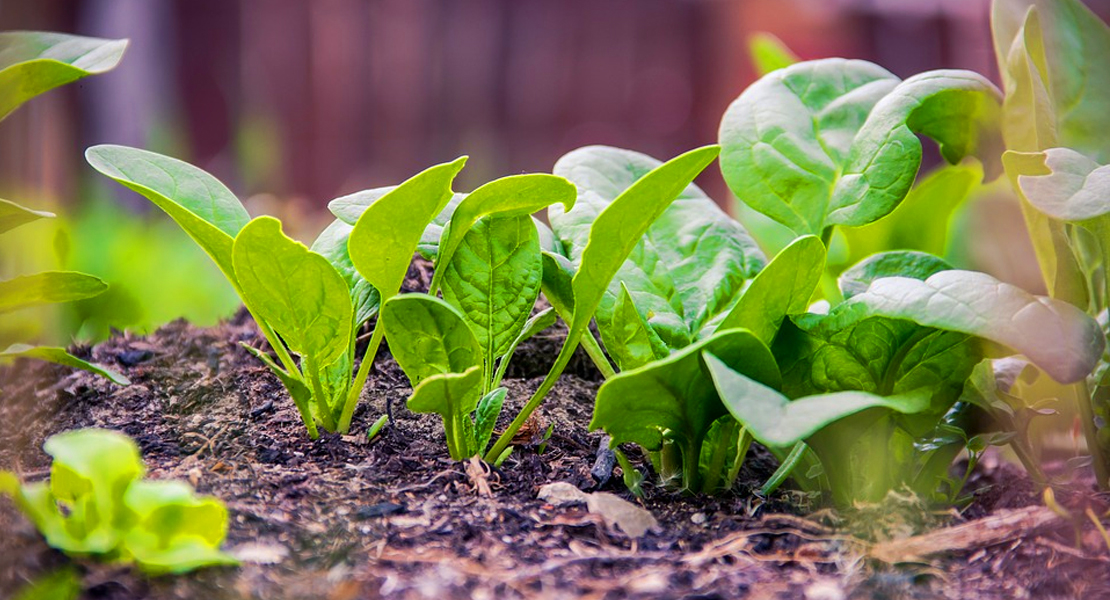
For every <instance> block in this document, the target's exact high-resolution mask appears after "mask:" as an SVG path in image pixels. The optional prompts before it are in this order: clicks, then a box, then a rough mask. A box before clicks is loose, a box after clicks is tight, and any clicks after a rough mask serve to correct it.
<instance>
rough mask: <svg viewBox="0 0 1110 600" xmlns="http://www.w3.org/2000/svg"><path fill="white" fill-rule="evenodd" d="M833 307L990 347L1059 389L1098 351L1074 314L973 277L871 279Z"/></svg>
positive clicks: (1089, 328)
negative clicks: (1011, 353)
mask: <svg viewBox="0 0 1110 600" xmlns="http://www.w3.org/2000/svg"><path fill="white" fill-rule="evenodd" d="M841 306H844V309H842V310H845V311H856V310H859V311H862V313H863V314H868V315H881V316H884V317H889V318H894V319H909V320H912V321H914V322H916V323H919V324H921V325H924V326H927V327H937V328H941V329H946V330H949V331H958V332H962V333H965V334H968V335H973V336H976V337H980V338H984V339H987V340H990V341H993V342H997V343H999V344H1002V345H1004V346H1008V347H1009V348H1012V349H1014V350H1016V351H1017V352H1019V353H1021V354H1024V355H1025V356H1026V357H1028V358H1029V360H1030V361H1032V362H1033V364H1035V365H1037V366H1038V367H1039V368H1041V369H1042V370H1044V371H1045V372H1046V373H1048V375H1049V376H1051V377H1052V378H1053V379H1055V380H1056V381H1059V382H1061V383H1074V382H1077V381H1081V380H1082V379H1083V378H1085V377H1086V376H1087V375H1089V374H1090V373H1091V371H1092V370H1093V369H1094V368H1095V365H1096V364H1098V360H1099V357H1100V356H1101V355H1102V351H1103V348H1105V344H1106V340H1105V338H1104V336H1103V334H1102V330H1101V329H1100V328H1099V325H1098V323H1097V322H1096V321H1095V320H1094V319H1092V318H1091V317H1089V316H1087V315H1086V314H1085V313H1083V312H1082V311H1081V310H1079V309H1077V308H1075V307H1074V306H1072V305H1070V304H1068V303H1066V302H1062V301H1060V300H1055V299H1052V298H1046V297H1043V296H1034V295H1032V294H1029V293H1028V292H1026V291H1024V290H1022V289H1020V288H1018V287H1016V286H1013V285H1011V284H1008V283H1003V282H1001V281H998V280H997V279H995V278H993V277H991V276H990V275H986V274H984V273H976V272H973V271H959V270H948V271H941V272H938V273H936V274H934V275H932V276H930V277H929V278H927V279H925V280H924V281H921V280H917V279H911V278H908V277H888V278H883V279H877V280H875V281H874V282H872V283H871V286H870V287H869V288H868V289H867V291H866V292H864V293H862V294H859V295H856V296H854V297H852V298H851V299H850V300H847V301H846V302H845V303H844V304H843V305H841Z"/></svg>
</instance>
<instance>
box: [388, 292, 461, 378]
mask: <svg viewBox="0 0 1110 600" xmlns="http://www.w3.org/2000/svg"><path fill="white" fill-rule="evenodd" d="M381 319H382V326H383V327H385V335H386V339H388V340H389V349H390V351H391V352H392V353H393V358H394V359H396V360H397V363H398V364H399V365H401V368H402V369H404V371H405V374H406V375H408V377H409V381H411V382H412V385H413V387H416V386H418V385H419V384H420V383H421V382H422V381H424V380H425V379H428V378H429V377H431V376H433V375H442V374H445V373H463V372H466V371H468V370H469V369H470V368H471V367H475V366H481V365H482V356H483V350H482V346H480V345H479V343H478V339H477V338H476V337H475V336H474V332H473V331H472V330H471V329H470V326H469V325H467V324H466V319H465V318H464V317H463V315H462V313H460V312H459V311H458V310H457V309H456V308H455V307H453V306H451V305H450V304H448V303H446V302H444V301H443V300H440V299H439V298H435V297H433V296H428V295H426V294H404V295H402V296H396V297H394V298H391V299H390V300H388V301H387V302H386V303H385V305H384V306H383V307H382V315H381Z"/></svg>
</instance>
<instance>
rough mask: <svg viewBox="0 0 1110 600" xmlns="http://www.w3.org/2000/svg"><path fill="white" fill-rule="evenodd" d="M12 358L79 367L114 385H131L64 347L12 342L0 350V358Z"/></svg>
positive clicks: (122, 377)
mask: <svg viewBox="0 0 1110 600" xmlns="http://www.w3.org/2000/svg"><path fill="white" fill-rule="evenodd" d="M13 358H33V359H36V360H42V361H46V362H51V363H54V364H58V365H62V366H65V367H72V368H74V369H81V370H82V371H88V372H90V373H94V374H96V375H99V376H101V377H103V378H105V379H107V380H108V381H111V382H112V383H114V384H116V385H131V380H130V379H128V378H126V377H124V376H123V375H121V374H119V373H117V372H115V371H113V370H112V369H109V368H107V367H104V366H102V365H98V364H96V363H91V362H88V361H85V360H81V359H80V358H77V357H76V356H73V355H72V354H70V353H69V352H66V349H65V348H54V347H49V346H28V345H27V344H12V345H11V346H8V348H7V349H6V350H4V351H3V352H0V360H3V359H13Z"/></svg>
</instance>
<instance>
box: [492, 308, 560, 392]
mask: <svg viewBox="0 0 1110 600" xmlns="http://www.w3.org/2000/svg"><path fill="white" fill-rule="evenodd" d="M557 318H558V315H557V313H556V311H555V308H553V307H552V308H546V309H544V310H542V311H540V312H538V313H536V314H535V315H533V316H532V317H530V318H529V319H528V321H526V322H525V323H524V328H523V329H521V330H520V334H519V335H517V336H516V339H515V340H513V343H512V344H511V345H510V346H509V350H508V351H507V352H505V354H504V355H503V356H501V358H500V362H499V363H498V365H497V372H496V373H495V374H494V376H493V386H494V387H496V386H498V385H501V378H502V377H504V375H505V371H506V370H507V369H508V368H509V361H511V360H512V359H513V354H515V353H516V349H517V346H519V345H521V344H522V343H524V341H525V340H527V339H528V338H530V337H532V336H534V335H536V334H538V333H539V332H541V331H543V330H544V329H547V328H548V327H551V326H552V325H554V324H555V320H556V319H557Z"/></svg>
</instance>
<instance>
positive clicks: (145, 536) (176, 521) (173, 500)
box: [124, 481, 238, 574]
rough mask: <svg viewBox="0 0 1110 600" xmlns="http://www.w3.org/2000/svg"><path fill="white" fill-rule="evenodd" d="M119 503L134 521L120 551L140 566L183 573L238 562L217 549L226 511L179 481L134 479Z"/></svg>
mask: <svg viewBox="0 0 1110 600" xmlns="http://www.w3.org/2000/svg"><path fill="white" fill-rule="evenodd" d="M124 501H125V502H126V503H127V506H128V507H129V508H130V509H131V510H132V511H134V513H135V517H136V519H137V523H136V524H135V526H134V527H133V528H132V529H131V531H129V532H128V534H127V537H126V538H125V539H124V552H126V553H127V554H129V555H131V556H132V557H133V558H134V559H135V561H136V562H137V563H138V564H139V566H140V567H142V568H143V570H145V571H147V572H150V573H155V574H158V573H186V572H188V571H192V570H194V569H198V568H201V567H209V566H217V565H235V564H238V561H237V560H235V559H234V558H232V557H230V556H228V555H226V554H224V553H222V552H220V551H219V547H220V544H221V543H222V542H223V540H224V538H225V537H226V536H227V509H226V508H225V507H224V505H223V503H222V502H220V501H219V500H216V499H215V498H211V497H201V496H197V495H196V493H195V492H194V491H193V488H192V487H191V486H189V485H188V484H186V483H183V482H180V481H137V482H135V483H133V484H131V486H130V487H129V488H128V489H127V494H126V496H125V497H124Z"/></svg>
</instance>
